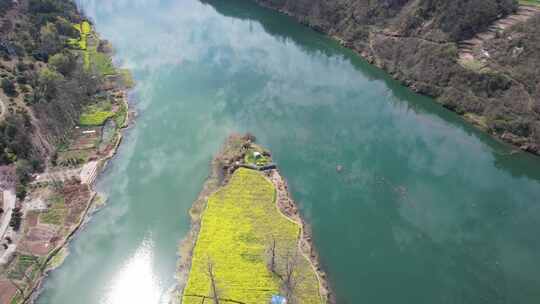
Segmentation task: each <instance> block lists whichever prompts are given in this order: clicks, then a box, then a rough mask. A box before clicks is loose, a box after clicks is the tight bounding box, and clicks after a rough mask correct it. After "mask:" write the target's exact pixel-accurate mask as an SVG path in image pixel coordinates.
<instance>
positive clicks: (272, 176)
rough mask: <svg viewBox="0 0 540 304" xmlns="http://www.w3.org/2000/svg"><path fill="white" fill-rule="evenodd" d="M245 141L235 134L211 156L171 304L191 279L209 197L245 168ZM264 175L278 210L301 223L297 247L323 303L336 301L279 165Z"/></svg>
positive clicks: (184, 242) (193, 209) (181, 253)
mask: <svg viewBox="0 0 540 304" xmlns="http://www.w3.org/2000/svg"><path fill="white" fill-rule="evenodd" d="M246 142H248V143H251V141H249V140H248V141H246V139H245V137H242V136H240V135H238V134H233V135H231V136H229V137H228V138H227V140H226V141H225V143H224V144H223V146H222V147H221V148H220V151H219V152H218V153H217V154H216V156H214V157H213V158H212V161H211V165H210V173H209V175H208V177H207V179H206V181H205V182H204V184H203V189H202V190H201V192H200V193H199V195H198V196H197V198H196V199H195V201H194V202H193V205H192V207H191V208H190V210H189V214H190V218H191V224H190V225H191V228H190V230H189V232H188V234H187V236H186V237H185V238H184V239H183V240H182V241H181V242H180V245H179V250H178V255H179V259H178V263H177V268H176V279H177V283H176V286H175V287H174V289H173V290H172V291H171V301H170V303H171V304H174V303H181V298H182V296H183V293H184V289H185V287H186V284H187V281H188V278H189V273H190V270H191V266H192V259H193V251H194V249H195V245H196V242H197V239H198V236H199V232H200V229H201V220H202V216H203V214H204V212H205V210H206V206H207V201H208V198H209V197H210V196H211V195H212V194H213V193H215V192H216V191H219V190H221V189H222V188H223V187H224V186H226V185H227V184H228V181H229V179H230V178H231V176H232V174H233V173H234V172H235V170H236V169H238V168H241V167H245V166H244V164H239V163H238V162H239V161H240V160H241V159H243V158H244V155H245V151H242V149H243V147H244V146H245V144H246ZM261 175H262V176H263V177H264V178H265V179H266V180H267V181H268V182H269V183H271V184H272V185H273V186H274V189H275V202H274V204H275V208H276V209H277V211H278V213H279V214H280V215H281V216H283V217H284V218H285V219H287V220H288V221H291V222H293V223H295V224H296V225H298V227H299V229H300V233H299V238H298V250H299V252H300V254H301V255H302V256H303V257H304V258H305V259H306V260H307V261H308V263H309V265H310V266H311V268H312V271H313V273H314V274H315V276H316V277H317V281H318V285H319V296H320V298H321V303H328V304H334V303H335V298H334V294H333V292H332V291H331V288H330V284H329V282H328V278H327V275H326V273H325V271H324V270H323V269H322V267H321V265H320V262H319V255H318V253H317V252H316V249H315V246H314V244H313V238H312V233H311V230H310V228H309V226H308V225H307V223H306V222H305V221H304V219H303V218H302V216H301V214H300V212H299V211H298V207H297V206H296V203H295V202H294V201H293V200H292V198H291V195H290V193H289V191H288V185H287V182H286V181H285V179H284V178H283V177H282V176H281V174H280V173H279V170H278V169H277V168H274V169H271V170H269V171H266V172H262V174H261Z"/></svg>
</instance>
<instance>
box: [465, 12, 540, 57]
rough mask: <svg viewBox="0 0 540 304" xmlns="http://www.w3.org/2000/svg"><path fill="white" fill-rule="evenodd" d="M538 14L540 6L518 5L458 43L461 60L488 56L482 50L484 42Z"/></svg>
mask: <svg viewBox="0 0 540 304" xmlns="http://www.w3.org/2000/svg"><path fill="white" fill-rule="evenodd" d="M537 14H540V6H535V5H520V6H519V8H518V10H517V12H516V13H515V14H512V15H509V16H507V17H505V18H502V19H499V20H497V21H495V22H494V23H493V24H492V25H491V26H490V27H489V29H488V30H487V31H485V32H482V33H479V34H477V35H476V36H475V37H473V38H472V39H469V40H464V41H461V42H460V43H459V58H460V60H462V61H467V60H475V59H480V58H482V57H488V58H489V53H487V51H486V50H484V48H483V46H484V42H486V41H488V40H490V39H493V38H495V37H496V35H497V33H498V32H502V31H504V30H505V29H507V28H509V27H511V26H513V25H516V24H518V23H522V22H525V21H527V20H529V19H530V18H532V17H534V16H535V15H537Z"/></svg>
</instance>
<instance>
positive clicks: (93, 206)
mask: <svg viewBox="0 0 540 304" xmlns="http://www.w3.org/2000/svg"><path fill="white" fill-rule="evenodd" d="M125 91H127V90H125ZM124 102H125V106H126V109H127V111H128V112H127V113H128V114H127V117H126V121H125V122H124V125H123V126H121V127H120V128H119V129H118V130H117V133H118V134H117V140H116V143H115V144H114V148H112V149H111V151H110V152H109V154H107V155H106V156H105V157H103V158H101V159H99V160H98V161H99V164H98V168H97V169H96V171H97V172H96V178H95V179H94V180H93V181H92V183H91V184H89V185H88V187H89V188H90V197H89V198H88V203H87V207H86V209H85V210H84V212H83V214H82V216H81V219H80V220H79V223H78V224H77V225H76V226H75V227H74V228H73V229H72V230H71V231H70V232H69V233H68V235H67V236H66V237H65V238H64V240H63V241H62V243H61V245H59V246H58V247H56V248H55V249H53V250H52V252H51V253H49V254H48V255H47V258H46V262H45V263H44V264H43V265H42V268H41V269H42V273H41V274H40V276H39V277H38V278H37V279H36V281H35V286H34V287H33V288H32V290H31V291H30V293H29V294H28V295H27V296H26V297H25V298H24V300H23V301H22V303H23V304H24V303H30V304H33V303H35V301H36V300H37V299H38V298H39V296H40V295H41V292H42V291H43V284H44V283H45V280H46V279H47V277H48V276H49V275H50V274H51V272H53V271H54V270H56V269H57V268H59V267H60V266H62V264H63V263H64V261H65V259H66V258H67V257H68V256H69V255H70V251H69V245H70V244H71V241H72V240H73V239H74V238H75V237H76V236H77V234H78V233H79V232H81V231H82V229H84V228H85V226H86V225H87V224H88V223H89V222H90V220H91V219H92V217H93V215H94V214H95V213H96V212H98V211H99V210H100V209H101V208H102V207H103V206H104V205H105V204H106V201H101V202H98V200H103V196H102V195H100V193H99V192H98V191H96V189H95V186H96V181H97V179H98V178H99V176H100V175H101V174H102V173H103V172H104V171H105V169H106V168H107V165H108V163H109V161H110V160H111V159H112V158H113V157H115V156H116V154H117V153H118V149H119V148H120V144H121V143H122V141H123V138H124V134H123V133H124V131H125V130H127V129H128V128H129V127H130V126H131V125H132V120H131V119H132V118H131V115H130V114H129V113H130V112H129V103H128V101H127V100H124ZM131 113H133V112H131ZM60 255H62V256H60ZM59 256H60V260H57V261H54V264H52V265H51V264H50V263H51V262H52V261H53V260H54V259H55V258H58V257H59Z"/></svg>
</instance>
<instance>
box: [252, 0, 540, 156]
mask: <svg viewBox="0 0 540 304" xmlns="http://www.w3.org/2000/svg"><path fill="white" fill-rule="evenodd" d="M254 2H256V3H257V4H259V5H261V6H263V7H266V8H269V9H273V10H277V11H279V12H280V13H283V14H285V15H288V16H291V17H293V18H294V19H296V20H297V21H298V22H300V23H302V24H304V25H306V26H308V27H310V28H312V29H314V30H315V31H317V32H321V33H323V34H326V35H328V36H329V37H330V38H332V39H334V40H336V41H337V42H338V43H339V44H341V45H342V46H344V47H346V48H348V49H351V50H352V51H354V52H355V53H356V54H357V55H359V56H360V57H362V58H364V59H365V60H366V61H367V62H369V63H370V64H372V65H374V66H376V67H378V68H380V69H382V70H384V71H385V72H387V73H388V74H389V75H390V76H391V77H392V78H394V79H395V80H397V81H399V82H400V83H401V84H402V85H404V86H407V87H409V88H410V89H411V90H413V91H414V92H416V93H419V94H423V95H426V96H430V97H433V98H435V99H436V101H437V102H438V103H440V104H441V105H442V106H443V107H445V108H447V109H448V110H450V111H453V112H455V113H457V114H458V115H460V116H461V117H462V118H463V119H464V120H465V121H467V122H468V123H470V124H472V125H474V126H475V127H477V128H478V129H480V130H482V131H484V132H486V133H488V134H490V135H491V136H493V137H494V138H496V139H498V140H501V141H503V142H506V143H509V144H511V145H513V146H514V147H515V148H517V149H520V150H522V151H526V152H529V153H532V154H536V155H540V127H539V126H540V121H539V116H538V114H539V113H540V103H539V102H538V100H540V99H539V97H540V96H539V95H538V94H539V92H540V91H539V90H538V75H539V74H538V73H537V72H536V71H537V70H538V68H537V65H538V61H537V60H536V58H537V57H538V55H537V54H538V53H539V52H540V48H539V47H540V43H539V42H540V40H539V39H538V35H536V32H537V30H538V28H539V27H540V13H538V12H539V11H540V10H538V8H536V7H535V10H534V12H530V13H529V14H530V15H528V16H527V18H521V19H519V18H518V17H519V11H520V10H524V9H528V10H531V3H528V4H527V3H520V4H519V6H518V4H517V3H516V4H515V6H514V4H511V3H507V4H505V5H498V4H496V3H495V1H492V0H484V1H483V2H485V5H484V6H482V5H477V4H476V3H470V2H469V3H461V4H455V3H456V2H455V1H443V2H441V4H440V5H438V6H431V7H429V8H425V7H422V5H424V4H422V3H421V2H413V1H402V2H400V3H393V4H389V5H388V6H381V5H380V4H378V3H368V1H344V3H334V2H328V3H327V2H324V1H314V2H313V3H312V4H311V5H305V4H304V3H302V1H297V0H287V1H280V2H275V1H268V0H254ZM450 6H457V7H450ZM490 6H493V7H497V9H494V10H492V11H487V10H486V8H487V7H490ZM423 10H426V12H425V13H424V14H423V15H422V14H420V13H419V12H420V11H423ZM460 10H461V11H460ZM457 11H459V13H457ZM467 11H468V12H467ZM470 12H473V13H470ZM451 14H454V15H452V16H451V17H450V16H449V15H451ZM504 18H508V19H511V20H513V23H512V24H508V25H507V26H505V27H502V28H498V27H497V25H498V24H499V23H500V22H503V21H504V20H505V19H504ZM448 20H453V22H451V24H444V22H447V21H448ZM440 23H442V24H440ZM420 25H425V26H423V27H422V26H420ZM465 29H467V30H465ZM486 30H490V31H494V32H496V35H495V34H493V36H496V37H497V38H496V39H488V40H489V41H486V43H485V44H484V45H483V47H480V48H479V50H476V54H475V55H474V56H473V57H472V58H468V59H467V60H465V61H464V60H462V59H463V56H464V53H466V54H465V55H466V57H467V56H468V57H470V56H472V53H470V52H468V51H464V50H463V49H464V47H463V46H464V45H467V44H468V43H469V40H470V39H473V38H474V39H476V40H477V39H478V36H480V37H482V36H483V35H485V32H484V31H486ZM474 39H473V40H474Z"/></svg>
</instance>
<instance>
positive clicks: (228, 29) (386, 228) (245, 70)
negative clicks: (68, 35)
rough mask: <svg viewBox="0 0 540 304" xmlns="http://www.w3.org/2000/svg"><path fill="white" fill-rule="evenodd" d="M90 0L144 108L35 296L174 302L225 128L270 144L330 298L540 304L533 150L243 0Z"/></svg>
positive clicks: (538, 170)
mask: <svg viewBox="0 0 540 304" xmlns="http://www.w3.org/2000/svg"><path fill="white" fill-rule="evenodd" d="M80 6H81V8H82V9H83V10H84V11H85V13H86V14H87V15H88V16H90V17H91V18H92V19H93V20H94V21H95V25H96V27H97V29H98V31H99V32H100V33H101V34H102V36H103V38H106V39H108V40H110V41H111V42H112V43H113V45H114V46H115V48H116V50H117V52H116V60H118V62H119V64H120V65H122V66H124V67H127V68H130V69H131V70H132V71H133V74H134V77H135V79H136V81H137V83H138V84H137V87H136V88H135V89H134V90H133V93H132V95H133V96H132V97H133V101H134V103H133V107H134V108H135V109H136V110H137V111H138V113H139V115H138V117H137V121H136V124H135V125H134V126H133V127H132V128H131V129H130V130H129V131H128V132H127V134H126V138H125V141H124V143H123V144H122V146H121V148H120V150H119V153H118V155H117V157H116V158H115V159H114V160H113V161H112V162H111V163H110V165H109V167H108V168H107V170H106V171H105V172H104V173H103V174H102V176H101V177H100V180H99V183H98V188H99V190H100V191H101V192H103V193H104V195H105V196H106V197H107V198H108V203H107V206H106V207H104V208H103V209H102V210H100V211H99V212H98V213H97V214H96V215H95V216H94V217H93V218H92V220H91V221H90V222H89V224H88V225H87V226H86V227H85V229H84V230H82V231H81V232H80V233H79V234H78V235H77V237H76V239H75V240H74V241H73V243H72V244H71V246H70V250H71V254H70V256H69V257H68V258H67V259H66V261H65V263H64V264H63V265H62V266H61V267H60V268H59V269H57V270H56V271H54V272H53V273H52V274H51V275H50V277H49V278H48V279H47V281H46V284H45V286H44V291H43V293H42V295H41V296H40V298H39V300H38V303H39V304H72V303H77V304H128V303H129V304H139V303H140V304H154V303H167V301H168V296H167V294H168V290H169V289H170V287H171V286H173V284H174V283H175V279H174V272H175V263H176V259H177V256H176V255H177V244H178V242H179V241H180V240H181V239H182V238H183V237H184V236H185V234H186V232H187V231H188V229H189V219H188V215H187V211H188V209H189V207H190V205H191V203H192V201H193V200H194V199H195V198H196V196H197V194H198V192H199V191H200V189H201V186H202V184H203V182H204V179H205V176H206V175H207V174H208V167H209V161H210V159H211V156H212V155H213V154H214V153H215V152H216V151H217V150H218V148H219V146H220V144H221V143H222V142H223V140H224V139H225V137H226V136H227V134H229V133H230V132H233V131H239V132H244V131H251V132H252V133H254V134H255V135H256V136H257V137H258V140H259V142H260V143H261V144H263V145H264V146H266V147H268V148H269V149H271V151H272V152H273V155H274V158H275V160H276V161H277V163H278V164H279V166H280V168H281V169H282V172H283V175H284V176H285V177H286V178H287V180H288V181H289V184H290V187H291V190H292V194H293V197H294V198H295V199H296V200H297V202H298V204H299V206H300V208H301V210H302V213H303V215H304V216H305V218H306V219H307V221H308V222H310V223H311V224H312V226H313V232H314V239H315V244H316V246H317V248H318V250H319V252H320V255H321V261H322V264H323V265H324V267H325V269H326V270H327V272H328V274H329V277H330V281H331V284H332V286H333V289H334V291H335V293H336V295H337V299H338V303H340V304H347V303H349V304H361V303H376V304H379V303H381V304H395V303H415V304H424V303H425V304H434V303H437V304H444V303H471V304H480V303H489V304H496V303H511V304H519V303H522V304H533V303H534V304H536V303H540V239H539V237H538V235H539V233H540V158H535V157H533V156H530V155H526V154H523V153H518V154H513V155H510V154H509V153H510V152H511V149H510V148H509V147H507V146H506V145H503V144H501V143H498V142H496V141H494V140H493V139H491V138H489V137H488V136H486V135H484V134H482V133H481V132H478V131H477V130H475V129H474V128H472V127H470V126H468V125H467V124H466V123H464V122H463V121H462V120H461V119H460V118H459V117H457V116H456V115H455V114H453V113H450V112H448V111H446V110H444V109H442V108H441V107H440V106H439V105H437V104H436V103H435V102H433V100H431V99H429V98H426V97H422V96H418V95H416V94H413V93H411V92H410V91H409V90H408V89H406V88H404V87H402V86H400V85H399V84H398V83H396V82H395V81H393V80H391V79H390V78H389V77H388V76H386V75H385V74H384V73H383V72H381V71H380V70H378V69H376V68H374V67H372V66H370V65H368V64H367V63H366V62H364V61H363V60H361V59H359V58H358V57H357V56H355V55H354V54H353V53H352V52H351V51H349V50H346V49H344V48H342V47H340V46H338V45H337V44H336V43H335V42H333V41H331V40H330V39H328V38H326V37H324V36H323V35H320V34H318V33H315V32H313V31H312V30H310V29H308V28H305V27H303V26H301V25H299V24H297V23H295V22H294V21H293V20H292V19H290V18H289V17H285V16H282V15H280V14H278V13H275V12H272V11H269V10H266V9H262V8H260V7H258V6H256V5H254V4H251V2H249V1H247V0H246V1H238V0H234V1H232V0H228V1H225V0H223V1H217V0H213V1H204V2H199V1H196V0H160V1H157V0H114V1H107V0H81V1H80ZM338 165H340V166H343V171H342V172H340V173H338V172H337V171H336V167H337V166H338ZM263 304H264V303H263Z"/></svg>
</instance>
